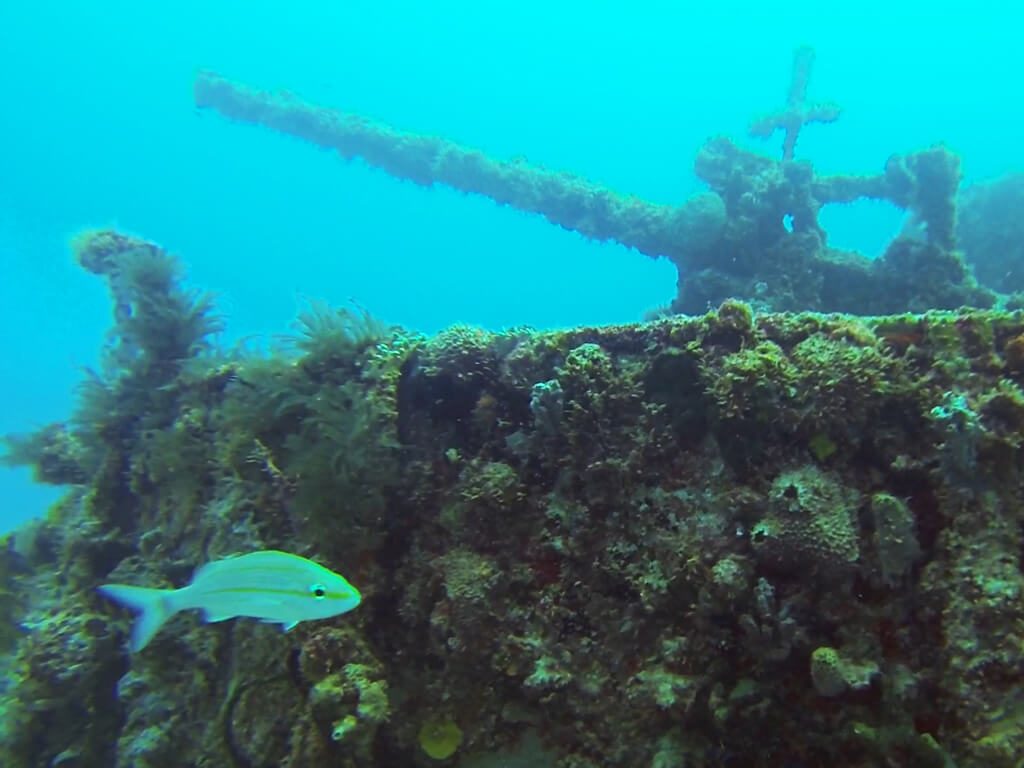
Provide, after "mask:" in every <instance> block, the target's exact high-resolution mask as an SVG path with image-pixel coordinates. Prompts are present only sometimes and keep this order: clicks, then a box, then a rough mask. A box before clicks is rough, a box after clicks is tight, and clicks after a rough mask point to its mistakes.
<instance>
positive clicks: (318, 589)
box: [309, 584, 327, 600]
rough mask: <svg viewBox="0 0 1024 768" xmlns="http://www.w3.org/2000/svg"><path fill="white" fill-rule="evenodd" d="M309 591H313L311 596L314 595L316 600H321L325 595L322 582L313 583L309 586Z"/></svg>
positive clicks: (325, 591)
mask: <svg viewBox="0 0 1024 768" xmlns="http://www.w3.org/2000/svg"><path fill="white" fill-rule="evenodd" d="M309 591H310V592H312V593H313V597H315V598H316V599H317V600H323V599H324V597H325V596H326V595H327V589H326V588H325V587H324V585H323V584H314V585H313V586H312V587H310V588H309Z"/></svg>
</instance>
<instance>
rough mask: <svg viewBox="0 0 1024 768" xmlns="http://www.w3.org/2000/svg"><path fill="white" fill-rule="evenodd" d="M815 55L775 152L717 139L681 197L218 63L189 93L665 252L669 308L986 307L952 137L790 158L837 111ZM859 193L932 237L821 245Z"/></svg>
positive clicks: (805, 50)
mask: <svg viewBox="0 0 1024 768" xmlns="http://www.w3.org/2000/svg"><path fill="white" fill-rule="evenodd" d="M813 60H814V51H813V49H812V48H810V47H807V46H803V47H800V48H798V49H797V50H796V51H795V53H794V56H793V70H792V77H791V81H790V87H789V94H788V97H787V104H786V107H785V108H784V109H783V110H781V111H779V112H776V113H774V114H772V115H769V116H767V117H765V118H762V119H760V120H758V121H756V122H754V123H753V125H752V126H751V132H752V133H754V134H755V135H759V136H770V135H771V134H772V133H773V132H774V131H775V130H776V129H782V130H783V131H784V132H785V139H784V141H783V153H782V159H781V160H775V159H771V158H767V157H764V156H762V155H758V154H755V153H753V152H748V151H746V150H742V149H740V148H739V147H737V146H736V145H735V144H734V143H733V142H732V141H730V140H729V139H728V138H725V137H715V138H712V139H710V140H708V141H707V142H706V143H705V144H704V146H703V147H701V149H700V150H699V152H698V153H697V157H696V160H695V163H694V170H695V172H696V175H697V176H698V177H699V178H700V179H701V180H702V181H704V182H705V183H706V184H707V186H708V187H709V188H710V192H704V193H701V194H697V195H695V196H693V197H691V198H689V199H687V200H685V201H683V202H682V203H681V204H680V205H678V206H668V205H661V204H656V203H651V202H649V201H646V200H642V199H640V198H638V197H636V196H631V195H623V194H620V193H617V192H614V191H612V190H609V189H606V188H604V187H602V186H600V185H598V184H595V183H593V182H590V181H588V180H586V179H583V178H580V177H578V176H573V175H570V174H567V173H554V172H552V171H549V170H546V169H544V168H539V167H533V166H530V165H529V164H527V163H524V162H519V161H501V160H497V159H494V158H491V157H489V156H488V155H486V154H484V153H483V152H481V151H479V150H475V149H470V148H467V147H463V146H460V145H459V144H457V143H455V142H452V141H449V140H447V139H444V138H440V137H436V136H424V135H420V134H415V133H409V132H405V131H400V130H398V129H395V128H393V127H391V126H389V125H385V124H382V123H379V122H376V121H374V120H371V119H368V118H366V117H363V116H360V115H356V114H351V113H347V112H343V111H338V110H333V109H326V108H322V107H317V106H315V105H312V104H309V103H307V102H304V101H302V100H301V99H300V98H298V97H297V96H295V95H293V94H290V93H271V92H267V91H260V90H256V89H253V88H249V87H246V86H243V85H241V84H238V83H235V82H232V81H231V80H228V79H227V78H225V77H223V76H221V75H219V74H216V73H213V72H200V73H199V74H198V75H197V77H196V80H195V84H194V97H195V103H196V105H197V107H199V108H201V109H206V108H209V109H215V110H217V111H218V112H220V113H221V114H222V115H224V116H225V117H227V118H229V119H232V120H237V121H240V122H246V123H255V124H258V125H263V126H265V127H267V128H270V129H272V130H276V131H280V132H282V133H286V134H289V135H293V136H297V137H299V138H301V139H304V140H306V141H309V142H311V143H313V144H315V145H317V146H321V147H330V148H332V149H335V150H337V151H338V153H339V154H340V155H341V156H342V157H344V158H353V157H359V158H361V159H363V160H364V161H365V162H367V163H369V164H370V165H372V166H374V167H377V168H381V169H382V170H384V171H385V172H387V173H389V174H391V175H392V176H394V177H396V178H400V179H408V180H411V181H413V182H414V183H416V184H420V185H424V186H429V185H432V184H444V185H446V186H449V187H452V188H453V189H458V190H460V191H463V192H470V193H474V194H480V195H483V196H485V197H488V198H490V199H492V200H494V201H495V202H497V203H499V204H501V205H510V206H512V207H515V208H518V209H519V210H522V211H527V212H530V213H539V214H541V215H543V216H544V217H545V218H546V219H548V221H550V222H552V223H553V224H556V225H558V226H560V227H563V228H565V229H569V230H572V231H575V232H578V233H580V234H581V235H583V236H584V237H587V238H591V239H593V240H598V241H606V240H614V241H615V242H618V243H621V244H622V245H624V246H626V247H627V248H635V249H636V250H637V251H639V252H640V253H643V254H645V255H647V256H650V257H652V258H657V257H665V258H668V259H669V260H670V261H672V262H673V264H675V266H676V267H677V269H678V271H679V279H678V282H677V287H678V293H677V296H676V298H675V299H674V301H673V302H672V304H671V310H672V311H673V312H676V313H681V314H699V313H703V312H705V311H707V310H708V309H709V308H710V307H713V306H717V305H719V304H721V303H722V302H723V301H725V300H727V299H729V298H734V297H739V298H743V299H745V300H748V301H751V302H753V303H754V304H755V305H756V306H757V307H758V308H759V309H764V310H772V311H785V310H791V311H800V310H817V311H823V312H853V313H858V314H887V313H893V312H899V311H905V310H913V311H923V310H925V309H930V308H942V309H952V308H955V307H958V306H962V305H967V306H975V307H989V306H992V305H993V304H994V303H995V299H996V297H995V296H994V295H993V294H992V292H991V290H990V289H989V288H983V287H980V286H978V285H977V284H976V283H975V281H974V278H973V276H972V275H971V273H970V270H969V269H968V267H967V265H966V264H964V263H963V262H962V261H961V259H960V257H959V256H958V255H957V254H956V252H955V250H954V247H955V231H954V230H955V221H956V217H955V211H956V200H957V197H956V196H957V190H958V187H959V183H960V161H959V158H958V157H957V156H956V155H954V154H953V153H952V152H950V151H949V150H948V149H946V148H944V147H941V146H938V147H931V148H928V149H924V150H922V151H919V152H912V153H909V154H906V155H902V156H900V155H893V156H892V157H890V158H889V159H888V160H887V161H886V162H885V165H884V169H883V170H882V172H881V173H878V174H869V175H863V176H852V175H850V176H825V177H823V176H818V175H817V174H816V173H815V172H814V168H813V166H812V165H811V164H810V163H809V162H807V161H799V162H798V161H795V160H794V158H793V154H794V150H795V146H796V142H797V138H798V135H799V132H800V130H801V129H802V128H803V127H804V126H805V125H807V124H808V123H811V122H823V123H828V122H832V121H834V120H835V119H837V118H838V116H839V109H838V107H836V106H835V105H832V104H808V103H807V101H806V91H807V83H808V80H809V77H810V70H811V66H812V63H813ZM861 199H872V200H887V201H889V202H891V203H893V204H894V205H896V206H897V207H899V208H902V209H904V210H908V211H910V212H911V213H912V214H913V215H914V217H915V218H916V219H917V221H918V222H919V223H920V224H921V225H922V226H923V228H924V231H925V235H926V238H927V242H926V243H917V242H916V241H914V240H913V238H911V237H910V236H909V235H900V236H897V238H895V239H894V240H893V242H892V243H891V244H890V246H889V248H888V249H887V250H886V252H885V255H883V257H882V258H881V259H871V258H868V257H866V256H863V255H861V254H857V253H850V252H843V251H836V250H834V249H831V248H829V247H828V245H827V237H826V233H825V231H824V230H823V229H822V227H821V226H820V224H819V222H818V214H819V212H820V210H821V208H822V207H823V206H825V205H830V204H833V205H842V204H847V203H852V202H855V201H857V200H861ZM787 224H788V226H787Z"/></svg>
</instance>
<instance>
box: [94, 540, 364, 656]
mask: <svg viewBox="0 0 1024 768" xmlns="http://www.w3.org/2000/svg"><path fill="white" fill-rule="evenodd" d="M97 591H99V592H100V594H103V595H106V596H107V597H109V598H111V599H112V600H114V601H116V602H118V603H120V604H121V605H124V606H126V607H128V608H131V609H132V610H133V611H135V612H136V613H138V614H139V616H138V618H136V620H135V625H134V626H133V627H132V639H131V648H132V650H133V651H141V650H142V649H143V648H145V647H146V645H147V644H148V643H149V641H150V640H151V639H153V635H155V634H156V633H157V632H158V631H159V630H160V627H162V626H163V625H164V622H166V621H167V620H168V619H169V618H171V616H173V615H174V614H176V613H178V611H187V610H189V609H192V608H198V609H200V610H201V611H203V618H204V620H205V621H224V620H226V619H233V618H235V617H236V616H250V617H252V618H255V619H261V620H262V621H265V622H268V623H271V624H274V623H277V624H280V625H281V626H282V627H283V628H284V630H285V631H288V630H289V629H291V628H292V627H294V626H295V625H296V624H298V623H299V622H300V621H308V620H309V619H326V618H329V617H331V616H337V615H338V614H340V613H346V612H348V611H351V610H352V609H353V608H355V607H356V606H357V605H359V602H360V600H362V595H360V594H359V590H358V589H356V588H355V587H353V586H352V585H351V584H349V583H348V581H346V580H345V577H343V576H341V575H339V574H337V573H335V572H334V571H330V570H328V569H327V568H324V567H323V566H322V565H318V564H317V563H314V562H313V561H312V560H307V559H306V558H304V557H299V556H298V555H292V554H289V553H287V552H278V551H276V550H267V551H264V552H250V553H249V554H247V555H238V556H236V557H228V558H225V559H223V560H217V561H216V562H213V563H207V564H206V565H204V566H202V567H201V568H199V569H198V570H197V571H196V572H195V575H193V576H192V582H191V583H190V584H189V585H188V586H187V587H182V588H181V589H150V588H148V587H133V586H129V585H127V584H104V585H102V586H100V587H97Z"/></svg>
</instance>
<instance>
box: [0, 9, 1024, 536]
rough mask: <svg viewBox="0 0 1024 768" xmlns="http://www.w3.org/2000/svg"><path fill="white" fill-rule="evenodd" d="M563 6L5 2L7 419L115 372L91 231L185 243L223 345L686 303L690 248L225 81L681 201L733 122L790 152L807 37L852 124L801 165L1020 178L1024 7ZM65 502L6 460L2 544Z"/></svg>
mask: <svg viewBox="0 0 1024 768" xmlns="http://www.w3.org/2000/svg"><path fill="white" fill-rule="evenodd" d="M553 5H555V4H553V3H551V2H550V0H549V1H548V2H537V1H534V0H529V1H520V2H516V3H508V4H497V3H468V2H461V3H460V2H450V1H440V2H439V1H438V0H432V2H430V3H423V2H379V3H378V2H372V3H371V2H358V3H356V2H326V1H324V0H322V1H320V2H313V1H312V0H306V1H305V2H288V3H261V2H252V1H251V0H250V2H244V3H243V2H210V1H209V0H207V2H202V3H200V2H193V1H191V0H189V1H187V2H182V1H179V2H175V3H162V4H156V3H152V4H151V3H143V2H138V0H135V2H109V1H100V2H95V1H93V2H47V1H46V0H41V1H40V2H32V3H29V2H24V1H22V2H15V0H5V2H3V3H2V4H0V86H2V90H0V267H2V268H3V279H2V280H0V307H2V312H3V315H2V320H3V322H2V323H0V350H2V351H3V355H4V361H3V369H2V370H3V377H2V379H0V396H2V407H0V432H10V431H23V430H29V429H33V428H36V427H38V426H40V425H42V424H45V423H47V422H49V421H52V420H57V419H61V418H64V417H66V416H67V414H68V412H69V409H70V407H71V403H72V394H73V386H74V384H75V382H76V381H78V380H79V378H80V375H81V374H80V370H81V367H82V366H85V365H91V364H93V363H94V362H95V360H96V357H97V351H98V349H99V346H100V344H101V343H102V339H103V333H104V330H105V329H106V328H107V327H108V325H109V322H110V305H109V302H108V301H107V298H106V296H105V293H104V285H103V283H102V281H99V280H97V279H95V278H94V277H91V276H88V275H86V274H85V273H83V272H82V271H81V270H79V269H78V268H77V267H76V266H75V265H74V264H73V262H72V260H71V257H70V255H69V252H68V248H67V241H68V238H69V236H70V235H72V234H73V233H74V232H76V231H78V230H80V229H83V228H87V227H96V226H116V227H118V228H120V229H122V230H124V231H126V232H129V233H134V234H137V235H140V236H143V237H146V238H148V239H152V240H154V241H156V242H158V243H160V244H162V245H163V246H165V247H166V248H168V249H169V250H171V251H172V252H175V253H177V254H179V255H180V256H181V257H182V258H183V259H184V261H185V262H186V264H187V265H188V268H189V272H190V275H191V278H192V281H193V282H194V283H195V284H196V285H197V286H201V287H203V288H209V289H211V290H214V291H216V292H217V293H218V294H219V297H220V306H221V308H222V309H223V311H224V312H225V314H226V315H227V319H228V323H229V325H228V329H229V330H228V332H227V338H226V341H228V342H230V341H232V340H235V339H238V338H241V337H245V336H249V335H254V334H255V335H271V334H278V333H281V332H282V331H287V330H288V328H289V327H290V323H291V322H292V320H293V318H294V316H295V314H296V311H297V309H298V308H299V307H300V306H301V304H302V302H303V301H304V300H306V299H308V298H316V299H325V300H327V301H329V302H331V303H343V302H346V301H347V300H349V299H355V300H357V301H358V302H359V303H360V304H361V305H363V306H365V307H366V308H368V309H369V310H370V311H372V312H373V313H374V314H376V315H378V316H380V317H381V318H383V319H385V320H387V321H390V322H393V323H400V324H402V325H405V326H407V327H409V328H415V329H420V330H423V331H427V332H429V331H434V330H437V329H439V328H441V327H444V326H446V325H449V324H452V323H456V322H461V323H473V324H478V325H482V326H486V327H489V328H495V329H497V328H502V327H507V326H511V325H523V324H528V325H533V326H536V327H542V328H544V327H553V326H565V325H575V324H580V323H611V322H623V321H633V320H637V319H639V318H640V317H641V315H642V314H643V312H644V311H645V310H647V309H650V308H653V307H655V306H659V305H663V304H665V303H667V302H668V301H669V300H670V299H671V298H672V296H673V295H674V292H675V286H674V281H675V270H674V268H673V267H672V266H671V265H669V264H668V263H666V262H656V261H652V260H650V259H648V258H646V257H644V256H641V255H639V254H637V253H635V252H631V251H628V250H627V249H625V248H623V247H621V246H618V245H612V244H604V245H602V244H595V243H589V242H585V241H583V240H582V239H581V238H580V237H579V236H578V235H576V234H573V233H569V232H565V231H562V230H560V229H558V228H556V227H553V226H552V225H550V224H548V223H547V222H545V221H544V220H543V219H541V218H540V217H537V216H530V215H526V214H522V213H519V212H516V211H512V210H509V209H502V208H499V207H497V206H495V205H493V204H492V203H490V202H488V201H486V200H482V199H476V198H471V197H466V196H464V195H461V194H458V193H455V192H451V191H449V190H446V189H440V188H436V189H429V190H428V189H423V188H420V187H416V186H414V185H412V184H410V183H406V182H399V181H395V180H393V179H391V178H388V177H387V176H385V175H384V174H383V173H381V172H379V171H374V170H370V169H368V168H366V167H365V166H363V165H362V164H360V163H347V164H346V163H344V162H342V161H341V160H339V159H337V158H336V157H335V156H333V155H331V154H329V153H325V152H323V151H321V150H317V149H315V148H312V147H310V146H307V145H305V144H303V143H301V142H299V141H297V140H294V139H290V138H286V137H284V136H281V135H277V134H274V133H271V132H269V131H266V130H263V129H258V128H252V127H243V126H240V125H234V124H230V123H228V122H227V121H225V120H224V119H222V118H220V117H218V116H217V115H216V114H214V113H212V112H211V113H203V114H200V113H198V112H197V111H196V110H195V109H194V107H193V105H192V98H191V84H192V79H193V76H194V73H195V72H196V70H197V69H200V68H209V69H214V70H217V71H219V72H221V73H222V74H224V75H226V76H228V77H230V78H233V79H237V80H239V81H242V82H244V83H247V84H250V85H252V86H254V87H258V88H278V87H281V88H285V87H286V88H289V89H291V90H294V91H296V92H298V93H299V94H300V95H302V96H304V97H306V98H307V99H309V100H312V101H316V102H319V103H322V104H324V105H329V106H336V107H339V108H343V109H346V110H350V111H354V112H360V113H363V114H366V115H368V116H371V117H373V118H375V119H378V120H381V121H385V122H389V123H391V124H393V125H394V126H396V127H398V128H401V129H405V130H409V131H417V132H425V133H436V134H440V135H444V136H446V137H448V138H450V139H453V140H456V141H459V142H462V143H464V144H467V145H471V146H476V147H479V148H482V149H484V150H486V151H488V152H490V153H492V154H494V155H495V156H497V157H501V158H511V157H515V156H523V157H525V158H526V159H528V161H529V162H531V163H538V164H543V165H546V166H548V167H551V168H555V169H560V170H568V171H572V172H575V173H578V174H580V175H584V176H587V177H589V178H590V179H592V180H594V181H597V182H600V183H603V184H606V185H608V186H611V187H613V188H615V189H617V190H620V191H624V192H632V193H635V194H638V195H640V196H643V197H646V198H648V199H651V200H655V201H658V202H675V201H680V200H682V199H684V198H685V197H686V196H687V195H689V194H691V193H692V192H694V191H696V190H699V189H700V188H701V187H700V184H699V183H698V181H697V180H696V179H695V178H694V176H693V174H692V171H691V169H692V164H693V158H694V155H695V153H696V151H697V149H698V148H699V147H700V145H701V143H702V142H703V141H704V140H705V139H706V138H708V137H709V136H712V135H716V134H726V135H729V136H731V137H733V138H734V139H742V140H743V141H744V143H746V144H748V145H750V146H756V147H759V148H760V149H762V150H763V151H765V152H767V153H769V154H771V155H772V156H778V141H775V142H773V143H771V144H763V143H759V142H756V141H753V140H747V139H745V131H746V126H747V124H748V123H749V121H750V120H751V119H752V118H753V117H755V116H757V115H759V114H761V113H763V112H766V111H770V110H772V109H774V108H776V107H779V106H781V104H782V102H783V100H784V97H785V92H786V86H787V83H788V78H789V70H790V62H791V55H792V50H793V49H794V47H796V46H797V45H799V44H803V43H809V44H812V45H813V46H814V47H815V48H816V50H817V54H818V56H817V62H816V65H815V70H814V73H813V78H812V81H811V88H810V93H809V96H810V98H811V99H812V100H815V99H821V100H834V101H837V102H839V103H840V104H841V105H842V106H843V108H844V110H845V111H844V114H843V116H842V117H841V119H840V120H839V122H838V123H836V124H834V125H831V126H813V127H811V128H809V129H807V130H806V131H805V132H804V133H803V134H802V136H801V141H800V144H799V146H798V147H797V157H798V158H802V159H810V160H813V161H814V162H815V164H816V167H817V168H818V170H819V171H824V172H849V173H856V172H874V171H878V170H880V169H881V168H882V166H883V164H884V162H885V159H886V157H888V155H889V154H891V153H893V152H906V151H912V150H916V149H921V148H923V147H926V146H929V145H931V144H934V143H936V142H940V141H941V142H945V143H946V144H948V145H949V146H950V147H951V148H952V149H954V150H955V151H956V152H958V153H960V154H961V155H962V157H963V168H964V172H965V180H966V181H967V182H970V181H972V180H979V179H986V178H991V177H994V176H997V175H1000V174H1002V173H1004V172H1006V171H1010V170H1020V169H1022V168H1024V152H1022V149H1021V146H1020V144H1019V143H1018V134H1019V133H1020V128H1021V125H1024V119H1022V118H1024V104H1022V101H1021V99H1020V98H1019V96H1018V97H1016V98H1013V97H1012V94H1013V92H1014V91H1015V90H1018V89H1019V84H1018V82H1017V81H1018V80H1019V78H1020V75H1021V73H1024V54H1022V47H1021V46H1020V45H1019V40H1018V32H1017V30H1019V29H1020V28H1021V27H1022V26H1024V19H1022V18H1021V17H1020V16H1021V12H1020V11H1005V10H998V11H996V10H989V9H988V6H986V5H985V4H983V3H974V4H971V6H970V8H971V14H970V15H956V14H953V13H950V12H943V10H942V9H943V8H944V7H947V6H945V5H943V4H936V3H934V2H929V3H920V4H913V3H891V2H889V3H867V4H865V3H856V4H844V5H845V6H851V7H847V8H845V9H844V10H840V11H834V10H825V9H827V8H828V6H829V4H824V3H820V2H815V3H809V2H788V3H784V4H778V3H771V4H763V5H762V4H754V3H747V4H743V3H733V4H728V5H727V6H722V7H721V8H720V9H719V10H709V9H708V8H704V7H692V8H691V7H687V8H685V9H682V6H683V5H684V4H682V3H650V2H649V3H644V2H630V3H625V2H622V3H611V2H561V3H558V4H557V9H556V10H551V8H550V7H551V6H553ZM685 5H687V6H689V4H685ZM701 5H718V4H711V3H708V4H701ZM852 6H855V7H852ZM896 6H902V7H901V9H900V10H894V9H895V8H896ZM948 7H952V6H948ZM1004 7H1010V6H1009V4H1004ZM823 222H824V224H825V227H826V229H827V230H828V231H829V233H830V243H831V244H833V245H839V246H841V247H849V248H857V249H859V250H862V251H863V252H865V253H868V254H877V253H878V252H879V251H880V250H881V249H882V248H883V246H884V243H885V242H886V241H887V239H888V238H889V237H891V236H892V234H893V233H894V232H895V231H896V230H897V229H898V227H899V225H900V214H899V213H898V212H897V211H895V210H894V209H891V208H890V207H888V206H885V205H880V204H879V205H871V204H858V205H856V206H852V207H850V208H848V209H844V210H828V211H826V213H825V215H824V217H823ZM52 490H53V489H43V488H37V487H35V486H33V485H31V484H30V482H29V481H28V478H27V475H26V474H25V473H22V472H16V471H3V472H2V473H0V531H2V530H6V529H9V528H11V527H13V526H14V525H16V524H18V523H19V522H20V521H22V520H24V519H26V518H29V517H31V516H34V515H38V514H40V513H41V512H42V511H43V510H44V509H45V508H46V505H47V504H48V503H49V501H50V500H51V499H52V498H54V497H55V494H54V493H53V492H52Z"/></svg>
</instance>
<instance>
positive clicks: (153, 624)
mask: <svg viewBox="0 0 1024 768" xmlns="http://www.w3.org/2000/svg"><path fill="white" fill-rule="evenodd" d="M96 591H97V592H99V593H100V594H101V595H105V596H107V597H109V598H110V599H111V600H113V601H114V602H116V603H120V604H121V605H123V606H125V607H126V608H130V609H131V610H133V611H135V612H136V613H137V614H138V616H137V617H136V619H135V624H134V625H133V626H132V640H131V648H132V650H133V651H141V650H142V649H143V648H145V647H146V645H148V644H149V641H150V640H152V639H153V635H155V634H156V633H157V632H159V631H160V627H162V626H163V625H164V622H165V621H167V620H168V619H169V618H171V616H173V615H174V614H175V613H177V610H176V609H175V608H174V606H173V605H172V604H171V601H170V600H169V599H168V598H169V597H170V595H172V594H173V593H174V590H172V589H150V588H149V587H132V586H129V585H127V584H103V585H102V586H100V587H97V588H96Z"/></svg>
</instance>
